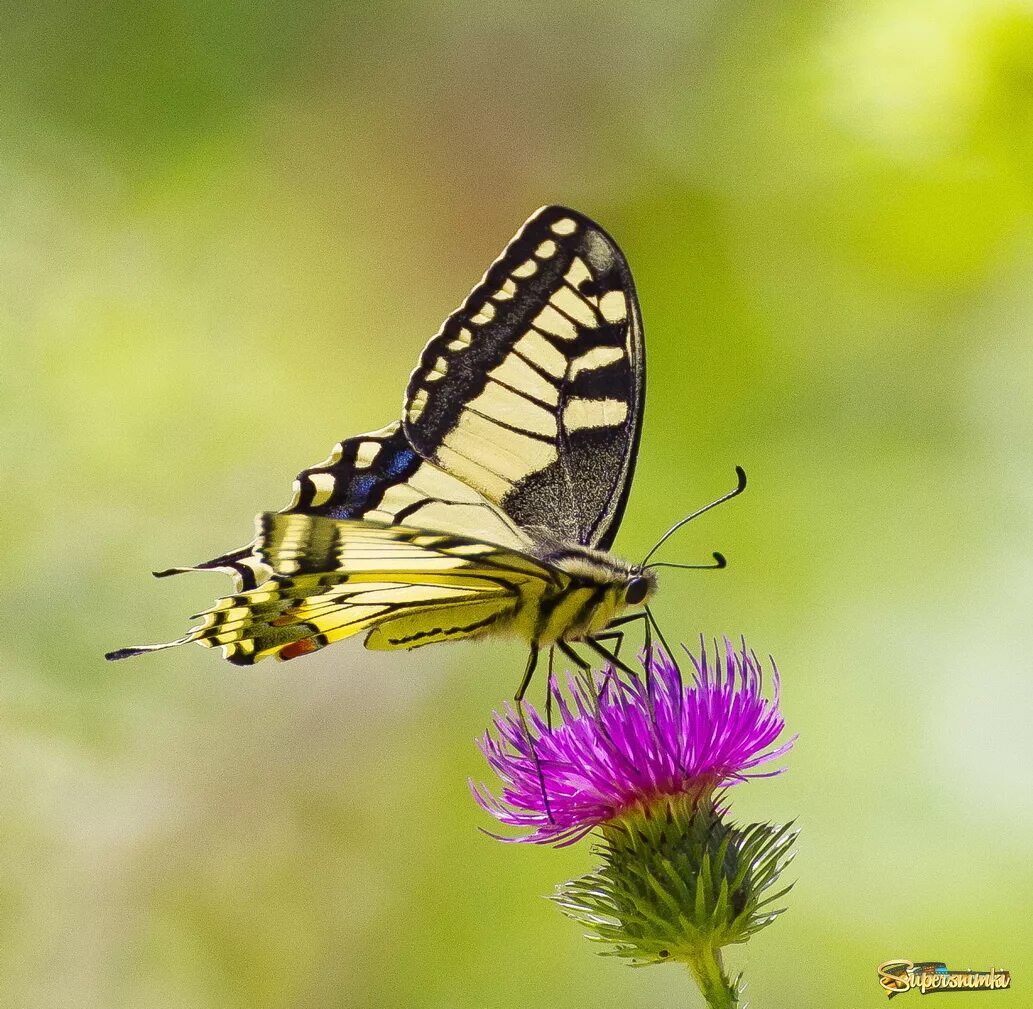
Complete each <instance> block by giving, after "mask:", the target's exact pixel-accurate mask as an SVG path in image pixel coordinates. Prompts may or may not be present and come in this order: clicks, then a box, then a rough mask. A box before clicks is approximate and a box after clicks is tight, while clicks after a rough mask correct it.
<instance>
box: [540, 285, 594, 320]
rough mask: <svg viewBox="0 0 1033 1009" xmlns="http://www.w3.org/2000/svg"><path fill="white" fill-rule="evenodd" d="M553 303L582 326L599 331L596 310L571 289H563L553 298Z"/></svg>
mask: <svg viewBox="0 0 1033 1009" xmlns="http://www.w3.org/2000/svg"><path fill="white" fill-rule="evenodd" d="M551 301H552V303H553V304H554V305H555V306H556V307H557V308H558V309H559V310H560V311H561V312H565V313H566V314H567V315H569V316H570V317H571V318H572V319H574V320H575V321H576V322H578V323H579V324H580V325H582V326H587V327H588V328H589V329H598V327H599V317H598V316H597V315H596V314H595V309H593V308H592V306H591V305H590V304H589V303H588V302H587V301H585V299H584V298H583V297H581V295H580V294H575V293H574V292H573V291H572V290H571V289H570V288H569V287H561V288H560V289H559V290H558V291H557V292H556V293H555V294H554V295H553V296H552V299H551Z"/></svg>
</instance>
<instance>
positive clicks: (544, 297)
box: [108, 207, 645, 662]
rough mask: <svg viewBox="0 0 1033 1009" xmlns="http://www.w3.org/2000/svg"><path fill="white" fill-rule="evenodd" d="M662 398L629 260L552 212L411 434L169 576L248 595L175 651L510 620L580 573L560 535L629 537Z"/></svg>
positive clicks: (424, 367)
mask: <svg viewBox="0 0 1033 1009" xmlns="http://www.w3.org/2000/svg"><path fill="white" fill-rule="evenodd" d="M644 389H645V353H644V348H643V338H642V324H641V318H640V314H639V308H638V302H637V300H636V297H635V290H634V285H633V283H632V279H631V274H630V272H629V270H628V266H627V263H626V262H625V259H624V256H623V255H622V253H621V252H620V249H619V248H618V247H617V245H616V243H615V242H614V241H613V240H612V239H611V238H610V237H609V236H608V235H607V234H606V232H605V231H603V230H602V229H601V228H600V227H599V226H598V225H596V224H595V223H593V222H592V221H590V220H589V219H588V218H586V217H584V216H583V215H581V214H579V213H577V212H575V211H573V210H567V209H565V208H563V207H544V208H542V209H541V210H539V211H538V212H536V213H535V214H533V215H532V216H531V218H530V219H529V220H528V222H527V223H526V224H525V225H524V227H523V228H522V229H521V230H520V232H518V234H517V235H516V237H515V238H514V239H513V240H512V241H511V242H510V244H509V245H508V246H507V248H506V250H505V251H504V252H503V254H502V256H501V257H500V258H499V259H498V260H497V261H496V262H495V263H494V264H493V265H492V266H491V267H490V268H489V270H488V272H487V273H486V274H485V276H484V278H483V279H482V281H481V282H480V283H479V284H478V285H477V287H475V288H474V290H473V292H472V293H471V294H470V295H469V297H468V298H467V299H466V301H465V302H464V303H463V305H462V306H461V307H460V308H459V309H458V310H457V311H456V312H454V313H453V314H452V315H451V316H449V318H448V319H447V320H446V322H445V324H444V326H443V327H442V329H441V331H440V332H439V333H438V334H437V335H436V336H435V337H434V338H433V339H432V340H431V341H430V343H429V344H428V345H427V347H426V349H425V350H424V352H423V355H422V356H421V358H420V363H419V365H418V366H417V368H416V370H415V371H414V372H413V374H412V377H411V379H410V382H409V386H408V389H407V391H406V396H405V404H404V411H403V417H402V419H401V421H399V422H396V423H394V424H390V425H388V426H387V427H385V428H381V429H379V430H377V431H373V432H370V433H368V434H364V435H359V436H357V437H354V438H349V439H346V440H344V441H342V442H340V443H338V444H337V445H336V446H335V447H334V450H333V452H332V453H331V455H330V457H329V458H328V459H326V460H325V461H324V462H322V463H320V464H318V465H316V466H312V467H309V468H308V469H305V470H303V471H302V472H301V473H299V474H298V477H297V479H296V480H295V485H294V498H293V500H292V501H291V503H290V504H289V505H288V506H287V508H285V509H284V511H283V512H282V513H278V514H276V515H273V514H269V515H265V516H263V517H262V518H261V524H260V527H259V535H258V537H257V538H256V540H254V541H253V542H252V543H250V544H248V545H247V546H246V547H242V548H241V549H239V550H235V551H231V552H230V553H227V554H223V555H222V556H220V557H216V558H214V559H212V560H210V561H206V562H204V563H202V564H199V565H196V566H194V567H191V568H172V569H169V570H168V571H163V572H159V574H161V575H166V574H174V573H178V572H181V571H188V570H218V571H223V572H225V573H227V574H229V575H231V576H232V578H233V580H234V586H235V590H236V591H235V593H234V594H233V595H231V596H227V597H225V598H224V599H221V600H219V602H218V603H217V604H216V605H215V606H214V607H213V608H212V609H211V610H208V611H207V612H206V613H205V614H203V618H204V619H203V622H202V624H200V625H199V626H198V627H196V628H194V629H193V630H192V631H190V632H189V633H188V634H187V635H185V636H184V637H183V638H181V639H179V640H178V641H175V642H171V643H170V644H181V643H186V642H188V641H197V642H199V643H201V644H205V645H209V646H214V645H220V646H222V647H223V649H224V653H225V654H226V657H227V658H229V659H231V661H234V662H253V661H255V660H256V659H258V658H261V657H262V656H264V655H270V654H276V655H279V656H280V657H282V658H290V657H293V656H295V655H300V654H304V653H305V652H307V651H312V650H314V649H316V648H319V647H322V646H323V645H325V644H327V643H329V642H330V641H334V640H337V639H339V638H342V637H347V636H350V635H352V634H356V633H359V632H360V631H367V632H368V634H367V638H366V644H367V646H368V647H378V648H379V647H415V646H417V645H419V644H428V643H430V642H431V641H435V640H451V639H454V638H456V637H464V636H471V635H473V634H475V633H477V634H479V633H487V632H488V631H489V630H490V629H491V628H493V627H496V626H501V625H502V624H503V623H504V622H505V621H506V620H509V619H511V618H512V616H513V613H514V612H515V609H514V607H516V606H517V601H518V599H519V596H520V593H521V592H522V591H525V587H526V585H528V584H531V583H534V584H538V583H540V582H541V581H542V580H543V579H544V580H548V579H550V578H551V579H553V581H554V583H555V582H556V580H557V579H561V578H562V576H561V574H560V573H559V572H557V571H556V570H555V569H554V568H550V567H549V566H548V565H547V564H544V563H542V562H540V561H538V560H535V559H534V558H535V556H536V555H538V556H541V555H542V554H543V553H544V551H543V550H542V549H541V544H542V542H544V541H549V542H552V541H555V540H567V541H570V542H573V543H576V544H580V545H582V546H589V547H598V548H601V549H607V548H608V547H609V546H610V544H611V543H612V541H613V538H614V535H615V533H616V530H617V526H618V524H619V522H620V518H621V515H622V513H623V511H624V506H625V502H626V500H627V495H628V490H629V487H630V483H631V477H632V473H633V471H634V465H635V453H636V450H637V447H638V440H639V434H640V431H641V424H642V407H643V397H644ZM399 564H401V565H402V566H401V567H399V566H398V565H399ZM528 579H531V582H528ZM556 587H557V586H556V585H555V584H554V589H555V588H556ZM450 614H451V616H450ZM164 647H168V646H167V645H157V646H143V647H137V648H123V649H118V650H116V651H114V652H111V653H109V655H108V657H109V658H123V657H125V656H127V655H135V654H139V653H140V652H144V651H152V650H155V649H158V648H164Z"/></svg>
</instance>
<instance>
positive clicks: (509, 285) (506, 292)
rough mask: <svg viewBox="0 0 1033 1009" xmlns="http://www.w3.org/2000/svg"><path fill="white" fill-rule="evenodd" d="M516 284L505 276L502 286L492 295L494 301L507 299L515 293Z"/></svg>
mask: <svg viewBox="0 0 1033 1009" xmlns="http://www.w3.org/2000/svg"><path fill="white" fill-rule="evenodd" d="M516 289H517V286H516V284H515V283H514V282H513V280H512V279H511V278H510V277H507V278H506V279H505V280H504V281H503V282H502V286H501V287H500V288H499V289H498V290H497V291H496V292H495V293H494V294H493V295H492V299H493V300H494V301H509V299H510V298H512V297H513V295H514V294H516Z"/></svg>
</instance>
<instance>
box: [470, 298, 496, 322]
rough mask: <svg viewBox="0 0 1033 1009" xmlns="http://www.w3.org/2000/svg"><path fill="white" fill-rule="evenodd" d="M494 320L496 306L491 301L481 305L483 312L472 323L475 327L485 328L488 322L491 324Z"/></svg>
mask: <svg viewBox="0 0 1033 1009" xmlns="http://www.w3.org/2000/svg"><path fill="white" fill-rule="evenodd" d="M494 318H495V306H494V305H493V304H492V303H491V302H490V301H486V302H485V303H484V304H483V305H481V310H480V311H479V312H478V313H477V314H476V315H475V316H474V317H473V318H472V319H471V320H470V321H471V322H472V323H473V324H474V325H475V326H483V325H484V324H485V323H486V322H491V320H492V319H494Z"/></svg>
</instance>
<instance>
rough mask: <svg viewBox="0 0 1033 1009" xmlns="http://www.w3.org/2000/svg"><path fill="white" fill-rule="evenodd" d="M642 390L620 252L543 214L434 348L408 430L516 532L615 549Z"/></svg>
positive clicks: (641, 360)
mask: <svg viewBox="0 0 1033 1009" xmlns="http://www.w3.org/2000/svg"><path fill="white" fill-rule="evenodd" d="M644 383H645V354H644V349H643V342H642V325H641V319H640V315H639V309H638V303H637V300H636V298H635V290H634V285H633V283H632V280H631V274H630V272H629V270H628V266H627V263H626V262H625V260H624V256H623V255H622V254H621V252H620V250H619V249H618V247H617V245H616V244H615V243H614V241H613V240H612V239H611V238H610V237H609V236H608V235H607V234H606V232H604V231H603V230H602V229H601V228H600V227H599V226H598V225H596V224H595V223H593V222H592V221H590V220H589V219H588V218H586V217H584V216H583V215H581V214H578V213H576V212H575V211H572V210H567V209H565V208H563V207H544V208H543V209H541V210H539V211H538V212H537V213H536V214H534V215H533V216H532V217H531V219H530V220H529V221H528V222H527V224H525V225H524V227H523V228H522V229H521V231H520V232H519V233H518V234H517V236H516V237H515V238H514V239H513V241H512V242H510V244H509V246H507V248H506V250H505V252H504V253H503V254H502V256H501V257H500V258H499V259H498V260H497V261H496V262H495V263H494V264H493V265H492V266H491V268H490V269H489V270H488V272H487V273H486V274H485V276H484V279H483V280H482V281H481V283H480V284H478V285H477V287H476V288H474V290H473V292H472V293H471V294H470V296H469V297H468V298H467V299H466V301H465V302H464V303H463V305H462V307H460V308H459V309H458V310H457V311H456V312H454V313H453V314H452V315H451V316H449V318H448V319H447V320H446V322H445V324H444V326H443V327H442V329H441V331H440V332H439V333H438V334H437V336H435V337H434V338H433V339H432V340H431V341H430V343H429V344H428V345H427V347H426V349H425V350H424V352H423V355H422V357H421V358H420V363H419V366H418V367H417V368H416V370H415V371H414V372H413V375H412V378H411V379H410V382H409V387H408V390H407V392H406V406H405V414H404V432H405V435H406V437H407V439H408V441H409V442H410V443H411V445H412V446H413V448H415V449H416V450H417V451H418V452H419V453H420V455H422V456H423V457H425V458H426V459H429V460H431V461H433V462H434V463H436V464H438V465H439V466H440V467H441V468H442V469H444V470H447V471H448V472H449V473H451V474H452V475H454V476H455V477H457V478H459V479H460V480H461V481H463V482H464V483H467V484H469V485H470V486H471V487H474V488H476V489H477V490H478V491H479V492H480V493H481V494H483V495H484V497H485V498H487V499H488V500H489V501H490V502H493V503H494V504H496V505H498V506H499V507H501V508H502V510H503V511H504V512H505V513H506V514H507V515H508V516H509V517H510V518H511V519H512V520H513V521H514V522H515V523H516V524H517V525H518V526H520V527H522V528H524V529H528V530H536V529H537V530H541V531H542V532H544V533H547V534H549V535H551V536H553V537H556V538H558V539H563V540H568V541H571V542H574V543H579V544H582V545H585V546H597V547H601V548H603V549H606V548H608V547H609V546H610V544H611V542H612V540H613V537H614V535H615V533H616V529H617V525H618V523H619V521H620V518H621V514H622V513H623V510H624V504H625V501H626V498H627V492H628V488H629V486H630V482H631V476H632V471H633V468H634V460H635V452H636V450H637V446H638V438H639V432H640V429H641V421H642V403H643V395H644Z"/></svg>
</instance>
